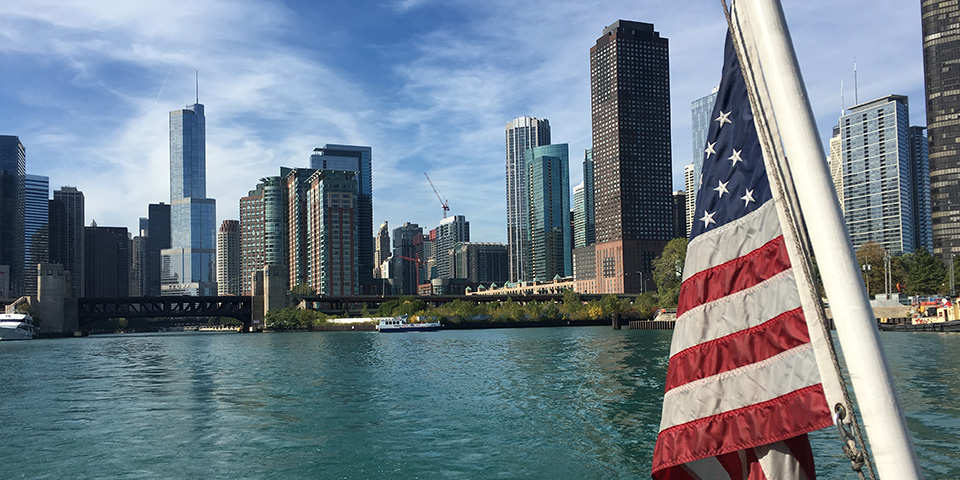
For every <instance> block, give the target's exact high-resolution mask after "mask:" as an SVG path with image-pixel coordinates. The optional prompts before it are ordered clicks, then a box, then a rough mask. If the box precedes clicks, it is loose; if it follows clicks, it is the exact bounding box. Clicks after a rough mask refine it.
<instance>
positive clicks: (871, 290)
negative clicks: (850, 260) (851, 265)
mask: <svg viewBox="0 0 960 480" xmlns="http://www.w3.org/2000/svg"><path fill="white" fill-rule="evenodd" d="M886 252H887V251H886V250H884V249H883V247H882V246H881V245H880V244H879V243H874V242H867V243H864V244H863V245H861V246H860V248H858V249H857V263H859V264H860V272H861V275H862V277H863V280H864V282H869V284H867V293H868V294H869V295H870V296H871V297H872V296H874V295H876V294H878V293H885V292H884V288H885V285H886V269H885V267H884V262H883V256H884V255H885V254H886Z"/></svg>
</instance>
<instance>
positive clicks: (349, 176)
mask: <svg viewBox="0 0 960 480" xmlns="http://www.w3.org/2000/svg"><path fill="white" fill-rule="evenodd" d="M357 177H358V173H357V172H356V171H353V170H350V171H337V170H318V171H316V172H314V174H313V175H311V176H310V178H309V180H308V183H309V185H310V187H309V189H308V192H307V219H308V224H309V227H308V235H307V238H308V247H307V256H308V258H309V266H308V271H307V272H308V276H307V284H308V285H310V287H311V288H313V290H315V291H316V292H317V294H319V295H336V296H344V295H357V294H359V293H360V277H361V276H362V272H360V271H359V265H360V258H359V250H360V248H359V238H360V234H359V226H358V218H359V212H358V208H357V207H358V204H359V201H358V196H359V195H358V193H357Z"/></svg>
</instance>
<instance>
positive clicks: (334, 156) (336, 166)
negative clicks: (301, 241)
mask: <svg viewBox="0 0 960 480" xmlns="http://www.w3.org/2000/svg"><path fill="white" fill-rule="evenodd" d="M372 157H373V150H372V149H371V148H370V147H365V146H358V145H335V144H326V145H324V146H323V147H322V148H317V149H314V151H313V155H311V156H310V168H312V169H315V170H334V171H344V172H357V178H356V182H357V205H356V209H357V229H358V230H357V232H358V237H357V238H358V240H357V255H358V258H357V261H358V262H359V267H358V268H359V274H358V278H359V282H360V283H359V284H360V292H359V293H367V294H370V293H374V292H378V291H380V288H381V287H380V283H381V282H380V281H379V280H377V281H374V280H373V270H374V267H375V264H374V247H373V167H372V165H373V164H372V162H373V158H372Z"/></svg>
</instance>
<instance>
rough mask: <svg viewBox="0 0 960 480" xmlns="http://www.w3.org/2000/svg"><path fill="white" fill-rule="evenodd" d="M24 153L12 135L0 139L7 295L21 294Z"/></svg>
mask: <svg viewBox="0 0 960 480" xmlns="http://www.w3.org/2000/svg"><path fill="white" fill-rule="evenodd" d="M26 174H27V151H26V149H25V148H24V146H23V143H21V142H20V138H19V137H16V136H14V135H0V265H7V266H8V268H9V272H10V273H9V276H8V278H6V279H4V280H5V284H6V285H9V292H7V294H8V295H10V296H13V297H19V296H21V295H23V293H24V291H25V285H26V284H25V281H24V280H25V279H24V269H23V265H24V259H25V251H24V237H23V235H24V209H25V196H26Z"/></svg>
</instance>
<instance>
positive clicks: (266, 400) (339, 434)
mask: <svg viewBox="0 0 960 480" xmlns="http://www.w3.org/2000/svg"><path fill="white" fill-rule="evenodd" d="M881 338H882V340H883V343H884V345H885V347H886V348H887V352H888V358H889V359H890V363H891V368H892V370H893V372H894V375H895V381H896V382H897V385H898V387H899V388H900V392H901V400H902V401H903V403H904V405H905V407H906V410H907V417H908V423H909V426H910V429H911V431H913V432H914V434H915V441H916V444H917V447H918V450H919V455H920V457H921V462H922V463H923V464H924V469H925V473H927V475H928V478H957V477H960V455H958V454H957V453H956V451H955V446H956V445H958V444H960V411H958V407H957V405H956V399H957V397H958V394H960V383H958V382H960V380H958V378H960V371H958V370H960V361H958V360H957V359H958V354H960V335H951V334H906V333H890V334H883V335H882V337H881ZM669 346H670V332H658V331H615V330H612V329H609V328H602V327H598V328H585V327H584V328H543V329H518V330H510V329H504V330H483V331H445V332H437V333H411V334H403V335H379V334H376V333H372V332H330V333H285V334H284V333H276V334H262V335H231V334H188V333H184V334H159V335H143V336H132V335H122V336H104V337H92V338H86V339H65V340H37V341H32V342H19V343H3V344H0V362H2V364H3V365H4V367H5V369H6V372H5V373H6V375H5V378H6V380H5V381H4V382H2V383H0V398H3V404H2V405H3V406H4V411H5V413H6V415H5V420H4V422H3V423H2V424H0V433H2V434H3V437H4V439H5V442H6V445H7V446H8V447H10V448H12V449H14V451H16V450H17V449H22V450H21V451H24V452H29V454H27V455H5V459H4V461H3V462H0V478H10V477H14V476H17V477H19V476H25V477H29V478H64V477H111V478H115V477H116V478H171V477H177V478H184V477H197V478H280V477H323V478H372V477H377V478H380V477H386V478H437V477H443V478H498V477H499V478H647V477H648V476H649V471H650V456H651V454H652V451H653V446H654V443H655V441H656V433H657V430H658V428H659V422H660V404H661V399H662V394H663V379H664V376H665V374H666V364H667V355H668V352H669ZM811 438H812V441H813V444H814V450H815V452H816V453H817V455H818V463H819V467H820V473H821V477H823V478H853V477H852V474H851V473H850V470H849V463H848V462H846V461H845V460H843V458H842V454H841V453H840V450H839V448H840V447H839V443H838V442H836V441H835V434H834V432H831V431H829V430H824V431H821V432H817V433H815V434H813V435H812V436H811Z"/></svg>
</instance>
